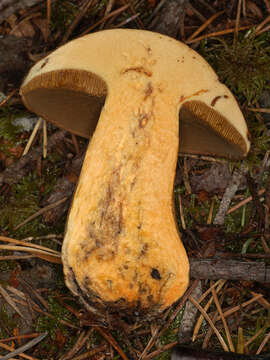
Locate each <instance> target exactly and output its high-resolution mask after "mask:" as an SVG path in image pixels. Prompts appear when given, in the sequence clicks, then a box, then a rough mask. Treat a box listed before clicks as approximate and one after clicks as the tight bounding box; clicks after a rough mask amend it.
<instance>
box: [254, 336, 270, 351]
mask: <svg viewBox="0 0 270 360" xmlns="http://www.w3.org/2000/svg"><path fill="white" fill-rule="evenodd" d="M269 340H270V332H269V333H268V334H266V336H265V338H264V339H263V341H262V343H261V345H260V346H259V349H258V350H257V351H256V355H259V354H260V353H261V351H262V350H263V348H264V347H265V345H266V344H267V343H268V341H269Z"/></svg>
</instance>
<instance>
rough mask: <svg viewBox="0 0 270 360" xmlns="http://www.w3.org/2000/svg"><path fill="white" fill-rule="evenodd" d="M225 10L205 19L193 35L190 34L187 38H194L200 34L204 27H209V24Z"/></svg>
mask: <svg viewBox="0 0 270 360" xmlns="http://www.w3.org/2000/svg"><path fill="white" fill-rule="evenodd" d="M223 13H224V11H220V12H218V13H216V14H214V15H212V16H211V17H210V18H209V19H208V20H206V21H205V23H204V24H202V25H201V26H200V27H199V28H198V29H197V30H196V31H194V33H193V34H192V35H190V36H189V38H188V39H187V40H192V39H194V38H195V37H196V36H197V35H199V34H200V33H201V32H202V31H203V30H204V29H206V28H207V26H208V25H209V24H211V23H212V22H213V21H214V20H215V19H216V18H217V17H218V16H220V15H222V14H223Z"/></svg>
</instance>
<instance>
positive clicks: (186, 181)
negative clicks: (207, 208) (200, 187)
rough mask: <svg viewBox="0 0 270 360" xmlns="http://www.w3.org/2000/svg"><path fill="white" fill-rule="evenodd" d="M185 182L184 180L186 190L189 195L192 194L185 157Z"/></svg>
mask: <svg viewBox="0 0 270 360" xmlns="http://www.w3.org/2000/svg"><path fill="white" fill-rule="evenodd" d="M183 180H184V184H185V188H186V191H187V193H188V194H189V195H190V194H192V191H191V186H190V183H189V177H188V168H187V159H186V157H185V156H184V172H183Z"/></svg>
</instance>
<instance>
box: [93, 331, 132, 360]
mask: <svg viewBox="0 0 270 360" xmlns="http://www.w3.org/2000/svg"><path fill="white" fill-rule="evenodd" d="M95 328H96V329H97V330H98V332H99V333H100V334H101V335H102V336H103V337H104V338H105V339H106V340H107V341H108V343H109V344H111V345H112V347H113V348H114V349H115V350H116V351H117V352H118V354H119V355H120V356H121V358H122V359H123V360H128V358H127V356H126V354H125V353H124V351H123V350H122V349H121V348H120V346H119V345H118V344H117V342H116V341H115V339H114V338H113V337H112V335H111V334H108V333H107V331H106V330H105V329H102V328H101V327H99V326H96V327H95Z"/></svg>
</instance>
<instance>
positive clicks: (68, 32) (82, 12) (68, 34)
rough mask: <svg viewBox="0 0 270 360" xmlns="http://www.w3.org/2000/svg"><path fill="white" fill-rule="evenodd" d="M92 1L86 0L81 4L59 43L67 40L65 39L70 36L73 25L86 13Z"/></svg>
mask: <svg viewBox="0 0 270 360" xmlns="http://www.w3.org/2000/svg"><path fill="white" fill-rule="evenodd" d="M92 3H93V0H87V1H86V3H84V4H83V6H82V8H81V9H80V11H79V12H78V14H77V16H76V18H75V19H74V20H73V22H72V24H71V25H70V26H69V28H68V29H67V31H66V33H65V35H64V36H63V39H62V41H61V45H63V44H65V43H66V42H67V40H68V38H69V37H70V35H71V33H72V31H73V30H74V29H75V27H76V26H77V25H78V23H79V22H80V21H81V19H82V18H83V17H84V15H85V14H86V12H87V10H88V9H89V8H90V6H91V5H92Z"/></svg>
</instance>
